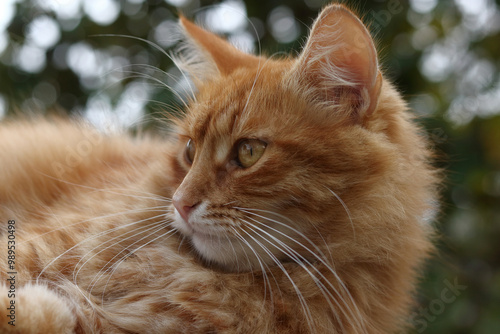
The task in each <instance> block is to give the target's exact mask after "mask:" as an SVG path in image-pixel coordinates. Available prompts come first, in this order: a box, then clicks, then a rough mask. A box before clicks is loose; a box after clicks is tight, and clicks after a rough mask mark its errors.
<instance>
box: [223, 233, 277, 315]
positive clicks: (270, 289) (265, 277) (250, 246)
mask: <svg viewBox="0 0 500 334" xmlns="http://www.w3.org/2000/svg"><path fill="white" fill-rule="evenodd" d="M231 228H232V230H233V232H234V233H235V235H236V237H237V238H238V239H239V240H240V241H242V242H243V243H244V244H245V245H247V247H248V248H249V249H250V250H251V251H252V253H253V254H254V255H255V257H256V259H257V261H258V262H259V266H260V269H261V271H262V277H263V278H264V300H263V304H262V309H261V312H263V311H264V310H265V307H264V306H265V305H264V304H265V302H266V298H267V287H268V286H269V296H270V299H271V305H274V297H273V288H272V286H271V282H270V281H269V277H268V276H267V273H266V269H265V268H264V264H263V262H262V260H261V258H260V256H259V255H258V254H257V252H256V251H255V249H254V248H253V247H252V245H250V243H249V242H248V241H247V240H246V239H245V238H244V237H243V236H242V235H241V234H240V233H239V232H238V231H237V230H236V228H235V227H233V226H231ZM243 232H245V231H243ZM245 254H246V252H245ZM247 259H248V255H247ZM248 260H249V259H248ZM249 263H250V260H249ZM266 267H267V266H266ZM252 276H253V275H252ZM275 281H276V279H275Z"/></svg>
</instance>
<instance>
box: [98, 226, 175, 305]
mask: <svg viewBox="0 0 500 334" xmlns="http://www.w3.org/2000/svg"><path fill="white" fill-rule="evenodd" d="M168 224H171V223H168ZM154 233H156V232H154ZM169 234H170V235H169ZM174 234H175V230H173V229H172V230H169V231H167V232H165V233H163V234H161V235H160V236H158V237H156V238H154V239H152V240H150V241H148V242H147V243H145V244H144V245H142V246H139V247H137V248H135V249H133V250H132V251H130V253H128V254H126V255H125V256H124V257H123V258H122V259H121V260H120V261H118V262H117V263H116V264H115V266H114V269H113V271H111V273H110V274H109V277H108V280H107V281H106V284H105V285H104V289H103V291H102V295H101V305H103V307H104V294H105V292H106V288H107V286H108V283H109V280H110V279H111V277H112V276H113V274H114V272H115V271H116V269H118V267H119V266H120V264H122V263H123V261H125V260H126V259H128V258H129V257H130V256H132V255H133V254H134V253H135V252H137V251H138V250H140V249H142V248H144V247H146V246H147V245H149V244H151V243H153V242H155V241H156V240H158V239H160V238H163V237H165V236H167V235H168V237H169V238H170V237H171V236H172V235H174ZM149 236H151V235H149ZM149 236H148V237H149Z"/></svg>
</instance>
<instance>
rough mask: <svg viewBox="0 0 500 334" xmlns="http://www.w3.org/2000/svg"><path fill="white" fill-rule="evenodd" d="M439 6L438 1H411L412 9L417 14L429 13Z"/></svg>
mask: <svg viewBox="0 0 500 334" xmlns="http://www.w3.org/2000/svg"><path fill="white" fill-rule="evenodd" d="M436 5H437V0H410V6H411V9H413V10H414V11H416V12H417V13H422V14H424V13H428V12H430V11H432V10H433V9H434V8H435V7H436Z"/></svg>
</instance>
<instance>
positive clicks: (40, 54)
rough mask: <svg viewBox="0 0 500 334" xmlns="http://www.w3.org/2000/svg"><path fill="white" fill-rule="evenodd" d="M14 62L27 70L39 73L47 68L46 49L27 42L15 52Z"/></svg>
mask: <svg viewBox="0 0 500 334" xmlns="http://www.w3.org/2000/svg"><path fill="white" fill-rule="evenodd" d="M14 63H15V64H16V65H17V67H19V68H20V69H22V70H23V71H25V72H29V73H38V72H40V71H41V70H43V69H44V68H45V64H46V56H45V50H43V49H41V48H39V47H37V46H34V45H31V44H25V45H23V46H21V47H19V48H18V49H17V50H16V51H15V52H14Z"/></svg>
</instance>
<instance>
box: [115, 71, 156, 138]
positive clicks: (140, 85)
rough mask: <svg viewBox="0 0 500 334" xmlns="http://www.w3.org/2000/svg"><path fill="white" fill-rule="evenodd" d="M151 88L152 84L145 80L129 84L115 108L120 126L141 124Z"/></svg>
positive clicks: (126, 126)
mask: <svg viewBox="0 0 500 334" xmlns="http://www.w3.org/2000/svg"><path fill="white" fill-rule="evenodd" d="M151 90H152V88H151V86H150V85H149V84H147V83H145V82H140V81H135V82H131V83H130V84H128V85H127V87H126V88H125V90H124V91H123V93H122V95H121V97H120V100H119V101H118V104H117V106H116V109H115V115H116V118H117V121H118V123H119V124H120V126H122V127H123V128H130V127H132V126H134V125H138V124H140V122H141V120H142V118H143V116H144V107H145V106H146V104H147V103H148V102H149V97H150V93H151Z"/></svg>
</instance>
